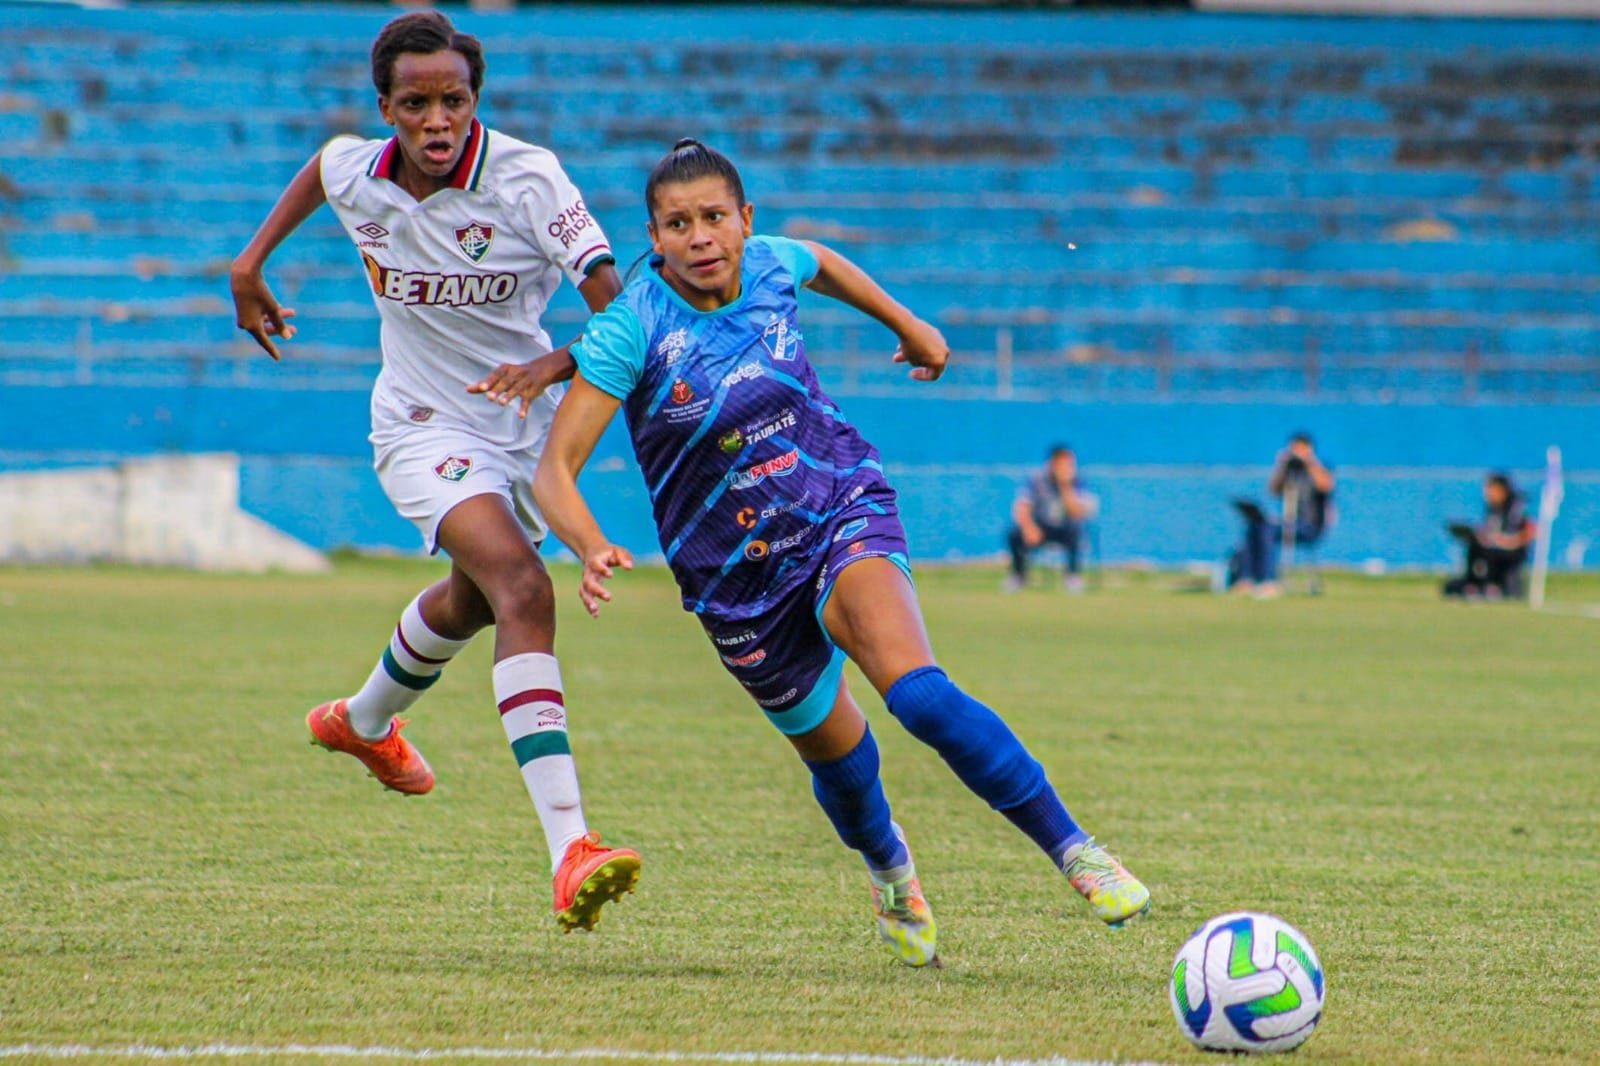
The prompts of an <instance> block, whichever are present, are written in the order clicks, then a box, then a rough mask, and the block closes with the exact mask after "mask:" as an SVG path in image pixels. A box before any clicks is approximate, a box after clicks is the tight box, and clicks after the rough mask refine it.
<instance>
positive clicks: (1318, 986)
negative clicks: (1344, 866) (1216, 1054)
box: [1167, 911, 1324, 1051]
mask: <svg viewBox="0 0 1600 1066" xmlns="http://www.w3.org/2000/svg"><path fill="white" fill-rule="evenodd" d="M1167 991H1168V994H1169V998H1170V999H1171V1000H1172V1013H1173V1014H1174V1015H1176V1016H1177V1019H1178V1026H1179V1028H1181V1029H1182V1030H1183V1035H1184V1036H1187V1037H1188V1038H1189V1039H1190V1040H1192V1041H1194V1044H1195V1046H1196V1047H1198V1048H1200V1049H1201V1050H1203V1051H1288V1050H1290V1049H1291V1048H1296V1047H1299V1046H1300V1045H1301V1044H1303V1043H1305V1041H1306V1038H1307V1037H1309V1036H1310V1035H1311V1033H1312V1031H1313V1030H1315V1029H1316V1027H1317V1022H1318V1021H1320V1020H1321V1018H1322V999H1323V991H1324V984H1323V977H1322V963H1321V962H1320V961H1318V959H1317V953H1316V952H1315V951H1314V950H1312V947H1311V941H1309V940H1307V939H1306V938H1305V936H1304V934H1302V933H1301V932H1300V930H1298V929H1296V928H1295V927H1294V926H1292V925H1290V924H1289V923H1288V922H1286V921H1284V920H1283V919H1282V918H1274V917H1273V916H1272V915H1270V914H1252V913H1250V912H1248V911H1238V912H1236V913H1233V914H1224V915H1222V916H1221V917H1220V918H1213V919H1211V920H1210V921H1209V922H1207V923H1206V924H1205V925H1202V926H1201V927H1200V928H1199V929H1197V930H1196V931H1195V934H1194V935H1193V936H1191V937H1190V938H1189V940H1188V942H1187V943H1185V944H1184V945H1183V947H1181V948H1179V949H1178V957H1177V958H1175V959H1173V960H1172V980H1171V982H1170V983H1169V984H1168V986H1167Z"/></svg>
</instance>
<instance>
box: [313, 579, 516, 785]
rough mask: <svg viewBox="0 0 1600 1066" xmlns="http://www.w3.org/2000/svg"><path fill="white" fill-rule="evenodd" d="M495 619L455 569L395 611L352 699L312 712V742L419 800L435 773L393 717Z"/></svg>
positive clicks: (428, 686) (433, 680) (471, 584)
mask: <svg viewBox="0 0 1600 1066" xmlns="http://www.w3.org/2000/svg"><path fill="white" fill-rule="evenodd" d="M493 621H494V615H493V614H492V613H491V611H490V608H489V603H488V601H487V600H486V599H484V597H483V594H482V593H481V592H479V591H478V588H477V586H476V585H474V584H473V583H472V581H471V579H470V578H468V577H467V576H466V574H465V573H463V572H462V571H461V568H460V567H459V566H454V565H452V566H451V570H450V576H449V577H447V578H445V579H444V580H442V581H438V582H435V583H434V584H432V585H430V586H429V587H428V588H426V589H424V590H423V591H422V592H421V593H419V594H418V595H417V596H416V598H415V599H413V600H412V601H411V602H410V603H409V604H407V605H406V608H405V610H403V611H401V612H400V621H399V622H398V623H397V624H396V625H395V628H394V633H393V635H391V636H390V638H389V646H388V647H387V648H385V649H384V651H383V655H382V656H380V657H379V659H378V662H377V664H376V665H374V666H373V668H372V673H371V674H370V675H368V677H367V681H366V684H364V685H362V686H361V688H360V690H359V691H357V692H356V694H355V695H354V696H351V697H350V698H349V699H343V700H334V701H333V702H331V703H324V704H323V705H322V706H320V707H316V708H314V709H313V710H312V711H311V713H310V714H309V715H307V716H306V725H307V726H308V727H309V728H310V730H311V735H312V737H313V739H314V740H315V741H316V743H318V744H320V745H322V746H323V747H325V748H327V749H328V750H330V751H342V752H345V753H347V754H350V755H354V756H355V757H356V758H358V759H360V760H361V762H362V763H363V764H364V765H365V766H366V767H367V769H368V770H370V771H371V772H372V775H373V776H374V777H376V778H377V779H378V781H379V782H381V783H382V784H383V785H384V787H386V788H390V789H393V790H394V791H396V792H404V793H409V794H412V795H420V794H422V793H426V792H429V791H431V790H432V789H433V770H432V769H431V768H430V767H429V766H428V762H427V760H426V759H424V758H423V757H422V753H421V752H419V751H417V749H416V748H415V747H414V746H413V745H412V744H411V742H410V741H408V740H406V739H405V738H404V737H403V736H401V735H400V731H401V730H402V729H403V728H404V727H405V724H406V723H405V721H404V720H403V719H398V718H396V716H397V715H398V714H400V712H402V711H404V710H405V709H406V708H408V707H410V706H411V705H412V704H413V703H415V702H416V701H417V700H418V698H420V697H421V696H422V694H423V693H424V692H426V691H427V690H428V689H429V688H431V687H433V685H434V683H435V682H437V681H438V680H439V676H440V674H441V673H442V672H443V670H444V668H445V666H446V664H448V663H449V662H450V660H451V659H453V658H455V656H456V655H457V654H458V653H459V652H461V651H462V650H463V649H464V648H466V646H467V645H468V644H469V643H470V642H471V640H472V635H473V634H474V633H476V632H477V631H478V630H480V629H482V628H483V627H484V626H486V625H489V624H491V623H492V622H493Z"/></svg>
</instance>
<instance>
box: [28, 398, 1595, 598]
mask: <svg viewBox="0 0 1600 1066" xmlns="http://www.w3.org/2000/svg"><path fill="white" fill-rule="evenodd" d="M938 390H939V385H937V384H935V385H931V386H929V387H928V388H927V390H926V395H925V396H919V397H915V398H907V399H901V398H873V397H854V398H850V399H847V400H844V401H841V402H842V404H843V406H844V408H845V410H846V412H847V413H848V414H849V415H850V416H851V417H852V418H853V419H855V420H856V421H857V423H858V424H859V425H860V426H861V427H862V429H863V431H864V432H865V433H866V434H867V435H868V437H869V439H871V440H872V441H873V442H874V443H876V444H877V445H878V446H879V448H880V450H881V451H882V452H883V453H884V455H885V459H886V461H887V464H888V466H889V469H890V472H891V474H892V476H893V478H894V480H895V483H896V486H897V488H898V489H899V490H900V493H901V500H902V507H903V510H904V513H905V518H906V523H907V526H908V528H909V531H910V533H911V535H912V540H913V548H914V550H915V552H916V553H917V555H918V557H920V558H923V559H971V558H981V557H988V556H991V555H993V554H994V553H995V552H997V551H999V550H1000V547H1001V535H1002V531H1003V526H1004V525H1005V522H1006V517H1005V515H1006V511H1007V508H1008V507H1009V505H1010V502H1011V499H1012V498H1013V495H1014V493H1015V492H1016V489H1017V486H1018V484H1019V483H1020V481H1021V480H1022V479H1023V478H1025V477H1026V476H1027V475H1028V474H1030V473H1031V472H1032V471H1033V470H1034V469H1035V468H1037V466H1038V465H1039V464H1040V461H1041V459H1042V456H1043V452H1044V449H1045V448H1046V447H1047V446H1048V445H1049V444H1050V443H1051V442H1054V441H1058V440H1061V441H1067V442H1069V443H1071V444H1072V445H1073V446H1074V447H1076V448H1077V449H1078V451H1079V454H1080V456H1081V458H1082V461H1083V463H1084V466H1085V476H1086V477H1087V478H1088V479H1089V480H1090V481H1092V482H1093V487H1094V489H1095V491H1096V492H1098V493H1099V494H1100V496H1101V498H1102V501H1103V508H1104V514H1103V517H1102V519H1101V521H1100V523H1099V525H1100V544H1101V552H1102V555H1103V556H1104V558H1105V559H1107V560H1110V561H1122V562H1133V561H1145V562H1151V563H1156V564H1161V565H1182V564H1187V563H1192V562H1202V561H1209V560H1214V559H1215V558H1217V557H1219V556H1220V555H1221V554H1222V553H1223V551H1224V550H1225V549H1226V547H1227V546H1228V545H1229V544H1230V543H1231V542H1232V541H1233V540H1234V539H1235V537H1236V536H1237V520H1236V519H1235V517H1234V515H1233V513H1232V511H1231V509H1230V508H1229V506H1228V501H1229V500H1230V499H1231V498H1232V497H1234V496H1238V495H1254V496H1258V497H1259V496H1260V495H1261V494H1262V491H1263V489H1262V487H1263V483H1264V482H1265V480H1266V475H1267V468H1268V466H1269V464H1270V463H1271V460H1272V457H1273V455H1274V454H1275V453H1276V451H1277V449H1278V448H1279V447H1281V446H1282V444H1283V442H1284V440H1285V439H1286V438H1287V436H1288V435H1289V434H1290V433H1292V432H1294V431H1295V430H1298V429H1305V430H1307V431H1309V432H1311V433H1312V434H1313V435H1314V436H1315V437H1316V439H1317V441H1318V446H1319V448H1320V449H1321V450H1322V452H1323V453H1324V454H1325V456H1326V457H1327V459H1328V461H1329V462H1331V463H1333V464H1334V465H1335V467H1336V468H1337V470H1338V472H1339V474H1340V475H1341V478H1342V480H1341V487H1340V490H1339V493H1338V498H1337V499H1338V507H1339V520H1338V525H1337V526H1336V529H1335V532H1334V533H1333V534H1332V535H1330V537H1329V539H1328V541H1327V544H1326V546H1325V548H1324V551H1323V558H1324V559H1325V560H1326V561H1330V562H1336V563H1341V564H1348V565H1362V564H1368V563H1371V562H1372V561H1374V560H1379V561H1381V562H1382V563H1383V564H1384V565H1385V566H1390V567H1440V566H1445V565H1447V564H1449V563H1450V562H1451V560H1452V559H1453V558H1454V550H1455V549H1454V546H1453V543H1452V542H1451V540H1450V538H1449V537H1448V536H1447V535H1446V534H1445V532H1444V530H1443V527H1442V523H1443V522H1445V521H1447V520H1458V519H1468V520H1470V519H1472V518H1473V517H1474V516H1475V515H1476V514H1477V513H1478V511H1479V509H1480V504H1479V501H1478V491H1479V489H1478V487H1479V484H1480V482H1481V479H1482V476H1483V474H1484V473H1485V472H1486V471H1487V470H1488V469H1490V468H1505V469H1508V470H1511V471H1513V472H1515V473H1517V475H1518V479H1519V481H1520V482H1521V483H1522V484H1523V485H1524V486H1525V487H1526V488H1528V489H1529V490H1530V491H1533V490H1536V489H1537V483H1538V474H1539V471H1538V467H1539V466H1540V465H1541V464H1542V461H1543V455H1544V448H1545V447H1546V446H1547V445H1549V444H1555V445H1558V446H1560V447H1561V448H1562V449H1563V453H1564V456H1565V460H1566V465H1567V468H1568V487H1567V501H1566V504H1565V507H1564V509H1563V513H1562V518H1561V520H1560V522H1559V523H1558V525H1557V536H1556V539H1555V542H1554V556H1553V557H1554V559H1555V561H1556V564H1557V565H1559V566H1582V565H1589V566H1594V565H1600V545H1597V546H1595V547H1591V545H1595V544H1596V541H1597V540H1600V426H1597V422H1600V408H1597V407H1595V406H1593V405H1585V404H1572V405H1567V406H1535V405H1531V404H1530V405H1490V404H1473V405H1444V404H1428V405H1399V404H1391V405H1370V404H1329V403H1325V402H1324V403H1313V402H1310V401H1304V402H1298V403H1271V402H1261V401H1257V402H1251V403H1235V404H1225V403H1214V402H1208V403H1202V402H1193V403H1146V404H1141V403H1114V404H1110V403H1107V404H1101V403H1063V402H1024V401H1000V400H945V399H940V398H939V397H938ZM6 396H7V406H8V417H7V419H6V420H5V422H4V424H3V426H0V469H7V468H9V469H19V468H27V469H38V468H42V467H54V466H74V465H92V464H97V463H103V462H107V461H110V460H112V459H115V458H120V457H125V456H128V455H147V454H156V453H161V452H189V451H219V450H231V451H235V452H239V453H241V454H242V455H243V462H242V465H241V471H240V502H241V504H242V506H243V507H244V508H245V509H246V510H248V511H250V512H252V513H254V514H257V515H259V516H261V517H262V518H265V519H266V520H267V521H269V522H271V523H272V524H273V525H275V526H277V527H279V528H280V529H282V530H284V531H285V532H287V533H289V534H290V535H292V536H294V537H296V538H298V539H300V540H302V541H305V542H306V543H308V544H311V545H313V546H314V547H318V548H323V549H327V548H333V547H339V546H346V545H353V546H359V547H365V548H381V549H392V550H398V551H414V550H417V548H418V540H417V537H416V534H415V532H414V531H413V530H412V529H411V527H410V526H409V525H408V524H406V523H405V522H403V521H401V520H400V519H399V518H397V517H395V516H394V514H393V513H392V510H391V508H390V507H389V504H388V502H387V501H386V500H385V499H384V497H383V494H382V492H381V491H380V490H379V488H378V484H377V480H376V478H375V477H374V476H373V474H372V471H371V468H370V456H369V453H368V452H367V450H366V447H365V444H364V438H365V435H366V432H367V398H366V396H365V395H363V394H360V393H355V392H350V391H338V392H328V391H315V390H282V391H278V390H263V389H256V388H240V389H230V388H223V387H218V386H207V387H197V388H187V389H185V388H140V387H102V388H96V389H95V390H93V393H92V395H89V396H87V397H86V394H84V393H80V392H77V391H74V390H67V389H60V388H47V387H37V388H29V387H20V386H14V387H10V388H8V389H7V390H6ZM13 405H15V406H13ZM13 415H14V416H13ZM585 477H586V479H587V484H588V485H589V486H590V488H591V491H592V492H593V493H594V495H595V501H596V510H597V511H598V512H599V513H600V517H601V520H602V521H603V522H604V523H605V524H606V526H607V528H608V530H609V531H610V532H611V533H612V535H613V536H615V537H616V538H617V539H618V540H620V541H622V542H623V543H627V544H630V545H632V546H635V547H639V548H646V549H647V548H648V547H649V546H651V545H653V544H654V536H653V533H652V531H651V526H650V514H649V504H648V500H647V498H646V497H645V494H644V488H643V483H642V481H641V478H640V476H639V472H638V468H637V466H636V464H635V463H634V462H633V457H632V455H631V453H630V451H629V448H628V444H627V441H626V438H625V437H624V435H623V434H622V433H621V432H620V425H618V426H613V427H612V430H611V432H610V433H609V434H608V435H607V436H606V438H605V439H604V440H603V441H602V443H601V445H600V447H599V448H597V450H596V453H595V457H594V459H593V460H592V462H591V466H590V470H589V472H588V473H587V474H586V475H585Z"/></svg>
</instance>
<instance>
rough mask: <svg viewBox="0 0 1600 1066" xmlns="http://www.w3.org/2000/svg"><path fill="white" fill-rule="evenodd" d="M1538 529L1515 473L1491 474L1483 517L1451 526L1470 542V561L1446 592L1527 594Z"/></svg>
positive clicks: (1494, 597)
mask: <svg viewBox="0 0 1600 1066" xmlns="http://www.w3.org/2000/svg"><path fill="white" fill-rule="evenodd" d="M1538 530H1539V526H1538V523H1536V522H1533V521H1530V520H1529V518H1528V515H1527V512H1526V511H1525V510H1524V508H1523V504H1522V494H1521V493H1520V492H1518V491H1517V488H1516V486H1515V485H1513V484H1512V483H1511V478H1510V477H1509V476H1507V475H1505V474H1499V473H1495V474H1490V475H1489V476H1488V477H1487V478H1485V479H1484V482H1483V521H1482V522H1479V523H1478V524H1477V525H1476V526H1464V525H1460V524H1452V525H1451V526H1450V531H1451V532H1452V533H1455V534H1456V535H1457V536H1459V537H1460V538H1461V539H1462V540H1463V541H1465V542H1466V546H1467V565H1466V570H1465V572H1463V573H1462V575H1461V576H1460V577H1458V578H1454V579H1452V580H1450V581H1446V582H1445V583H1444V594H1445V595H1446V596H1461V597H1479V596H1481V597H1483V598H1484V599H1490V600H1498V599H1507V598H1511V597H1516V596H1521V595H1522V565H1523V563H1525V562H1527V560H1528V546H1529V545H1530V544H1532V543H1533V541H1534V538H1535V537H1536V536H1537V535H1538Z"/></svg>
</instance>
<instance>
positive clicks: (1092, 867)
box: [1061, 837, 1150, 929]
mask: <svg viewBox="0 0 1600 1066" xmlns="http://www.w3.org/2000/svg"><path fill="white" fill-rule="evenodd" d="M1061 869H1062V872H1063V873H1065V874H1066V875H1067V880H1068V881H1069V882H1071V883H1072V887H1073V888H1075V889H1077V890H1078V894H1079V895H1081V896H1082V897H1083V898H1084V899H1086V900H1088V901H1089V906H1091V907H1093V908H1094V913H1095V914H1096V915H1097V916H1098V917H1099V919H1100V920H1101V921H1102V922H1105V923H1106V924H1107V925H1109V926H1110V927H1111V928H1113V929H1120V928H1122V926H1123V925H1124V924H1125V923H1127V922H1130V921H1132V920H1133V919H1135V918H1137V917H1139V916H1140V915H1142V914H1145V913H1146V912H1148V911H1149V910H1150V890H1149V889H1148V888H1145V887H1144V883H1143V882H1142V881H1140V880H1139V879H1138V878H1137V877H1135V876H1133V874H1131V873H1129V872H1128V869H1127V867H1125V866H1123V865H1122V863H1120V862H1118V861H1117V860H1116V858H1115V857H1113V856H1112V854H1111V853H1110V852H1109V851H1107V850H1106V849H1105V848H1102V847H1101V846H1100V845H1099V844H1096V843H1095V842H1094V837H1090V838H1089V839H1088V840H1086V841H1084V842H1083V843H1082V844H1075V845H1073V846H1072V847H1070V848H1068V849H1067V853H1066V855H1065V856H1064V857H1063V861H1062V864H1061Z"/></svg>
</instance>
